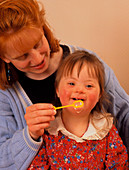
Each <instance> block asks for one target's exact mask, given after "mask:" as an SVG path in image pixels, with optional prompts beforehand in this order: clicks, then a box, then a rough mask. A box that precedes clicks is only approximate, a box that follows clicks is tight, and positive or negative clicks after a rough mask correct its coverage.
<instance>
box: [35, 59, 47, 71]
mask: <svg viewBox="0 0 129 170" xmlns="http://www.w3.org/2000/svg"><path fill="white" fill-rule="evenodd" d="M44 65H45V59H43V61H42V62H41V63H40V64H38V65H36V66H32V67H33V68H35V69H41V68H43V67H44Z"/></svg>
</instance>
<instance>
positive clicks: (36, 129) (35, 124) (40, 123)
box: [25, 103, 56, 139]
mask: <svg viewBox="0 0 129 170" xmlns="http://www.w3.org/2000/svg"><path fill="white" fill-rule="evenodd" d="M55 114H56V111H55V109H54V107H53V105H51V104H44V103H43V104H34V105H31V106H29V107H27V108H26V114H25V120H26V123H27V125H28V129H29V133H30V135H31V137H32V138H34V139H38V138H39V137H40V136H41V135H43V133H44V129H45V128H47V127H48V126H49V125H50V121H52V120H54V118H55V117H54V115H55Z"/></svg>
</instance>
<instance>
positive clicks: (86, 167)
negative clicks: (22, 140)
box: [28, 125, 129, 170]
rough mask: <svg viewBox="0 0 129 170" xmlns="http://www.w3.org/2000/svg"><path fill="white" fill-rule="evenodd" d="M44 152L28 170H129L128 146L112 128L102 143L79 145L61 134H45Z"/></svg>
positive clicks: (86, 142)
mask: <svg viewBox="0 0 129 170" xmlns="http://www.w3.org/2000/svg"><path fill="white" fill-rule="evenodd" d="M43 139H44V142H43V145H42V147H41V150H40V151H39V153H38V154H37V156H36V157H35V159H34V160H33V161H32V163H31V165H30V167H29V168H28V170H48V169H52V170H103V169H106V170H110V169H111V170H128V169H129V168H128V161H127V160H128V156H127V151H126V148H125V146H124V145H123V142H122V140H121V138H120V137H119V135H118V131H117V129H116V127H115V126H114V125H113V126H112V129H111V130H110V131H109V133H108V135H106V137H105V138H103V139H102V140H84V142H82V143H80V142H76V141H75V140H73V139H69V138H68V137H67V136H65V135H63V134H62V133H61V132H59V134H58V136H54V135H50V134H49V133H48V132H45V133H44V136H43Z"/></svg>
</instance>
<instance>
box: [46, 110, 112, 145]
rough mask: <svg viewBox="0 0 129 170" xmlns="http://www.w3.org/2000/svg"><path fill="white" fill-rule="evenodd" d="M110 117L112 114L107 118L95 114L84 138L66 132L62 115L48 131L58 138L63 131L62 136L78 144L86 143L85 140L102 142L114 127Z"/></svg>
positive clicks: (53, 122) (107, 115)
mask: <svg viewBox="0 0 129 170" xmlns="http://www.w3.org/2000/svg"><path fill="white" fill-rule="evenodd" d="M110 115H111V114H109V113H106V117H105V116H103V115H102V114H100V113H97V112H94V113H93V116H92V118H90V121H89V126H88V129H87V131H86V132H85V134H84V135H83V136H82V137H77V136H76V135H74V134H72V133H70V132H69V131H67V130H66V128H65V127H64V124H63V122H62V118H61V113H59V114H58V116H57V117H56V118H55V120H54V121H52V122H51V123H50V127H48V128H47V129H46V130H47V131H48V132H49V134H51V135H56V136H58V132H59V131H61V133H62V134H64V135H66V136H68V137H69V138H71V139H74V140H76V141H77V142H84V141H85V140H102V139H103V138H104V137H105V136H106V135H107V134H108V132H109V131H110V129H111V128H112V125H113V118H112V117H111V116H110Z"/></svg>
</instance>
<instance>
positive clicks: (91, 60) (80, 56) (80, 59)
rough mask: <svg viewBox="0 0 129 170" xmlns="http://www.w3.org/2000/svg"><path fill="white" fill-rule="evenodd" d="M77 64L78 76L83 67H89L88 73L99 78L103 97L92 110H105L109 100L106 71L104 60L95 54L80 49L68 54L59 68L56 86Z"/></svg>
mask: <svg viewBox="0 0 129 170" xmlns="http://www.w3.org/2000/svg"><path fill="white" fill-rule="evenodd" d="M75 65H76V66H78V76H79V74H80V71H81V69H82V68H84V67H87V69H88V74H89V75H90V76H92V77H95V78H97V79H98V83H99V86H100V96H101V97H100V100H99V101H98V103H97V104H96V106H95V107H94V108H93V110H92V112H93V111H97V112H102V111H104V108H103V104H104V103H108V102H109V101H108V97H107V94H106V92H105V90H104V84H105V72H104V67H103V64H102V62H101V61H100V60H99V59H98V58H97V57H96V56H95V55H93V54H90V53H88V52H86V51H80V50H79V51H76V52H74V53H72V54H70V55H69V56H67V57H66V58H65V59H64V60H63V62H62V63H61V65H60V66H59V68H58V71H57V74H56V80H55V87H56V88H58V85H59V83H60V80H61V78H62V77H63V76H64V77H67V76H70V75H71V74H72V72H73V69H74V67H75ZM59 104H60V103H59ZM57 105H58V104H57Z"/></svg>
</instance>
